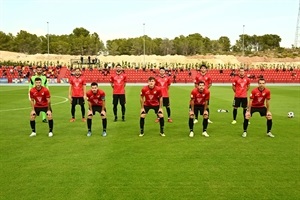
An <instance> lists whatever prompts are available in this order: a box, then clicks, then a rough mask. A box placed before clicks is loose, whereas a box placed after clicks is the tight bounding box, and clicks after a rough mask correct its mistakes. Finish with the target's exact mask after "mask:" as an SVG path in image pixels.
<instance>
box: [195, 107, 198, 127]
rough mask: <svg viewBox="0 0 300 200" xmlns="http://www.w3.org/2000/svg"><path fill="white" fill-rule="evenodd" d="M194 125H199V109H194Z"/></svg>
mask: <svg viewBox="0 0 300 200" xmlns="http://www.w3.org/2000/svg"><path fill="white" fill-rule="evenodd" d="M194 114H195V115H194V124H197V123H198V116H199V109H194Z"/></svg>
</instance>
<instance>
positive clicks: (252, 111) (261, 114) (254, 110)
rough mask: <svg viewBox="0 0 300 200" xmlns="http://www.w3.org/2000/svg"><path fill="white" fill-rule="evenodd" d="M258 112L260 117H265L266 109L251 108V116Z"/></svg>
mask: <svg viewBox="0 0 300 200" xmlns="http://www.w3.org/2000/svg"><path fill="white" fill-rule="evenodd" d="M255 112H259V114H260V116H261V117H264V116H266V115H267V108H266V107H251V116H252V114H253V113H255Z"/></svg>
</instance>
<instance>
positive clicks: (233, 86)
mask: <svg viewBox="0 0 300 200" xmlns="http://www.w3.org/2000/svg"><path fill="white" fill-rule="evenodd" d="M232 90H233V92H235V85H234V84H232Z"/></svg>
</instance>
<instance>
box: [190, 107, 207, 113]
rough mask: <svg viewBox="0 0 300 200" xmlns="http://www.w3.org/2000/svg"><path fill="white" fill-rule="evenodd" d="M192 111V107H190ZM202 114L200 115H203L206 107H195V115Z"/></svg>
mask: <svg viewBox="0 0 300 200" xmlns="http://www.w3.org/2000/svg"><path fill="white" fill-rule="evenodd" d="M190 109H191V106H190ZM198 112H200V115H203V112H204V105H194V113H195V114H196V113H198Z"/></svg>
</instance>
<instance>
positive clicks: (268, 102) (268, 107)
mask: <svg viewBox="0 0 300 200" xmlns="http://www.w3.org/2000/svg"><path fill="white" fill-rule="evenodd" d="M266 108H267V112H270V99H266Z"/></svg>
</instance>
